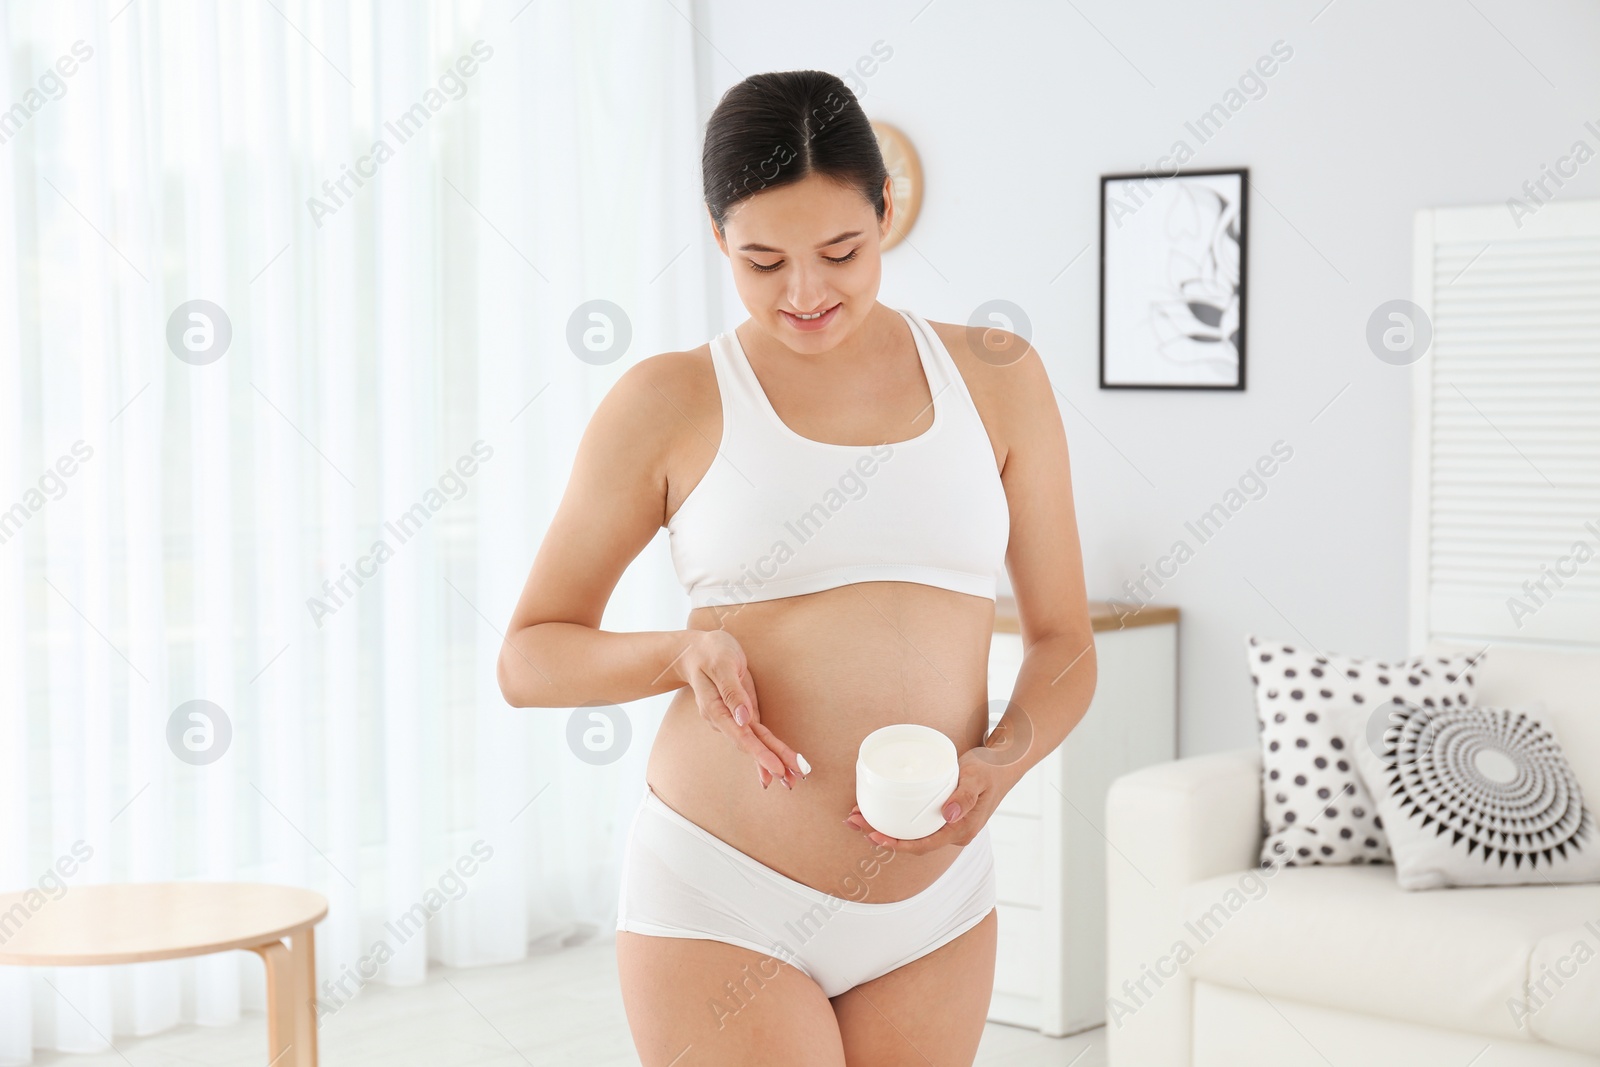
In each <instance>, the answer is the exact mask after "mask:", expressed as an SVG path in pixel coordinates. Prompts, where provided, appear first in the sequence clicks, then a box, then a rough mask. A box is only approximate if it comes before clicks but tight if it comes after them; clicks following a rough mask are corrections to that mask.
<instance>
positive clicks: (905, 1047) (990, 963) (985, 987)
mask: <svg viewBox="0 0 1600 1067" xmlns="http://www.w3.org/2000/svg"><path fill="white" fill-rule="evenodd" d="M998 923H999V920H998V919H997V918H996V915H995V912H994V911H993V910H992V909H991V910H990V912H989V914H988V915H986V916H984V917H983V919H982V921H980V922H979V923H978V925H976V926H974V927H973V928H972V929H970V930H968V931H966V932H965V933H963V934H962V935H961V936H960V937H957V938H955V939H954V940H952V941H949V942H946V943H945V944H943V945H940V946H939V947H938V948H936V949H934V950H933V951H932V952H930V953H928V954H927V955H926V956H923V957H921V958H920V959H915V960H912V961H911V962H910V963H908V964H906V965H905V966H904V967H900V968H897V969H895V970H892V971H890V972H889V973H888V974H885V975H882V976H881V977H878V978H874V979H873V980H872V981H870V982H863V983H861V984H860V985H858V986H856V987H855V988H853V989H848V990H846V991H845V992H843V993H840V994H839V995H838V996H836V997H834V998H833V1011H834V1015H835V1016H836V1017H837V1019H838V1021H839V1036H840V1038H841V1039H842V1041H843V1043H844V1058H845V1063H846V1064H847V1067H868V1065H871V1067H897V1065H899V1064H908V1065H910V1064H915V1065H916V1067H928V1065H929V1064H933V1065H934V1067H971V1064H972V1061H973V1060H974V1059H975V1058H976V1057H977V1054H978V1042H979V1041H980V1040H981V1039H982V1037H983V1024H984V1022H985V1021H987V1019H988V1017H989V998H990V996H991V994H992V993H993V991H994V954H995V938H996V931H997V930H998Z"/></svg>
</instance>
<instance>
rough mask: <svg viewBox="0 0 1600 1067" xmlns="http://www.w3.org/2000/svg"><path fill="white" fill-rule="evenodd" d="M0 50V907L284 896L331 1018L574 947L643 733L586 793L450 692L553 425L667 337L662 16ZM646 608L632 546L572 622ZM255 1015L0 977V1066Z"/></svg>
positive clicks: (233, 1002) (670, 17)
mask: <svg viewBox="0 0 1600 1067" xmlns="http://www.w3.org/2000/svg"><path fill="white" fill-rule="evenodd" d="M525 5H526V6H525ZM0 13H3V17H0V89H3V92H4V96H3V97H0V107H10V110H9V111H7V112H5V113H4V114H0V890H7V891H10V890H29V889H33V890H37V891H38V893H37V895H36V897H35V898H34V899H35V901H36V902H37V903H38V906H39V907H49V906H51V905H52V904H53V903H54V902H55V901H56V900H57V899H60V898H61V897H62V896H63V894H70V893H71V892H72V891H73V889H75V888H77V887H79V886H83V885H87V884H91V883H97V882H110V881H156V880H172V879H207V880H260V881H272V882H283V883H292V884H296V885H304V886H309V887H312V888H315V889H317V890H319V891H320V892H322V893H323V894H325V895H326V896H327V897H328V899H329V902H330V905H331V910H330V913H329V915H328V918H327V920H326V921H325V922H324V923H323V924H322V926H321V927H319V929H318V938H319V939H318V942H317V947H318V961H317V962H318V978H319V984H320V993H321V995H322V1009H323V1012H324V1014H325V1016H329V1015H331V1016H332V1017H334V1018H336V1016H337V1012H338V1011H339V1010H340V1008H341V1007H342V1006H343V1005H344V1004H347V1003H349V1002H350V1000H351V999H353V998H354V997H358V996H359V995H360V991H361V987H362V985H363V984H365V983H367V982H369V981H377V982H390V983H411V982H416V981H420V980H421V979H422V977H423V975H424V973H425V970H426V968H427V965H428V963H429V961H438V962H443V963H446V964H450V965H455V966H472V965H476V964H485V963H495V962H503V961H507V960H515V959H518V958H521V957H523V956H524V955H526V954H527V953H528V952H530V951H546V950H554V949H557V948H560V947H561V946H563V945H567V944H571V943H573V942H575V941H577V940H582V939H584V938H586V937H591V936H600V937H608V936H610V932H611V930H610V927H611V922H612V921H613V918H614V915H615V886H616V882H617V859H618V856H619V848H620V835H621V834H622V832H623V831H625V829H626V826H627V824H626V821H625V820H626V818H627V817H628V815H630V814H631V810H632V805H633V803H634V801H635V800H636V798H637V796H638V791H639V789H640V788H642V778H643V769H642V768H643V762H644V757H645V755H646V753H647V751H648V746H649V744H650V740H651V738H652V737H653V736H654V729H655V725H656V722H657V721H658V719H659V713H660V710H661V708H662V707H663V706H664V701H665V698H656V699H654V700H651V701H643V702H639V703H638V704H634V705H630V706H628V707H627V708H626V709H625V710H626V712H627V713H628V716H629V720H630V722H631V725H632V731H633V735H632V741H631V745H630V747H629V749H628V750H627V752H626V754H625V755H623V756H622V757H621V758H620V759H618V760H616V761H615V762H611V763H609V764H596V763H595V762H592V761H589V760H585V759H581V758H579V757H578V755H576V754H575V753H574V751H573V749H572V748H571V747H570V746H569V742H568V718H569V715H568V712H566V711H562V710H554V709H531V710H515V709H510V708H508V707H507V706H506V705H505V703H504V702H503V700H502V699H501V697H500V694H499V691H498V688H497V687H496V684H495V673H494V666H495V658H496V654H497V652H498V649H499V646H500V640H501V635H500V633H499V631H500V628H501V627H503V626H504V624H505V621H506V619H507V618H508V617H509V615H510V611H511V608H512V605H513V603H514V601H515V599H516V596H517V594H518V592H519V590H520V587H521V584H522V581H523V579H524V578H525V576H526V573H527V568H528V566H529V564H530V563H531V561H532V558H533V554H534V552H535V550H536V548H537V545H538V541H539V538H540V536H541V533H542V531H543V530H544V529H545V527H546V525H547V524H548V521H549V518H550V516H551V514H552V512H553V509H554V507H555V505H556V503H557V501H558V500H559V497H560V494H561V491H562V489H563V488H564V486H565V483H566V479H567V477H568V473H569V471H570V467H571V462H572V456H573V452H574V450H575V448H576V445H577V442H578V439H579V436H580V434H581V432H582V430H583V427H584V426H585V424H586V422H587V420H588V416H589V413H590V412H591V411H592V410H593V408H594V406H595V404H596V403H597V402H598V400H599V398H600V397H601V396H602V395H603V394H604V393H605V391H606V390H607V389H608V388H609V387H610V385H611V383H612V382H614V381H615V380H616V378H617V376H618V375H619V374H620V373H621V372H622V371H623V370H624V369H625V368H626V367H627V366H628V365H630V364H631V363H633V362H634V361H636V360H638V359H640V358H643V357H645V356H647V355H650V354H652V353H654V352H658V351H663V350H667V349H674V348H683V347H689V346H692V345H694V344H698V343H700V342H701V341H703V340H705V338H706V337H708V336H709V335H710V333H711V332H712V322H711V319H710V316H709V314H708V303H709V301H710V299H711V298H712V289H713V288H714V286H713V285H712V284H711V282H710V281H709V279H714V278H715V271H716V269H717V265H716V261H714V260H713V258H712V257H714V255H715V247H714V245H712V244H711V242H710V240H709V237H708V236H707V234H706V232H705V223H704V213H703V209H702V208H701V205H700V198H699V189H698V150H699V141H700V133H701V120H702V116H701V114H700V111H701V108H700V106H699V102H698V101H697V97H696V88H695V87H696V75H695V66H694V58H693V57H694V54H695V49H696V45H695V36H696V31H695V29H694V28H693V27H692V26H691V25H690V23H689V21H688V17H686V16H688V15H690V14H691V8H690V7H689V5H687V4H683V5H677V6H675V5H672V4H662V3H659V2H655V0H637V2H628V0H533V2H532V3H528V2H527V0H506V2H503V3H502V2H493V0H486V2H483V3H465V2H464V3H459V4H450V5H447V4H424V3H422V2H420V0H417V2H396V3H388V2H384V3H378V2H377V0H368V2H366V3H362V2H357V0H327V2H312V0H247V2H244V3H237V4H236V3H222V4H217V3H208V2H204V0H194V2H177V0H165V2H163V0H132V2H128V0H109V2H106V3H102V4H89V3H70V2H50V3H43V2H40V3H25V2H24V3H19V2H17V0H11V2H10V3H9V4H7V3H6V2H5V0H0ZM594 300H606V301H610V302H612V304H614V305H616V307H617V308H620V309H621V313H622V315H623V316H625V317H626V319H625V322H626V330H627V331H628V332H630V333H631V340H630V341H629V343H628V346H627V348H626V350H625V351H624V352H623V354H622V355H621V356H620V357H618V358H615V359H611V360H609V361H608V360H607V358H606V355H605V353H604V350H603V345H604V343H605V342H606V340H607V338H608V337H610V338H612V343H613V344H615V343H616V341H617V340H620V337H621V336H622V333H623V330H624V320H623V319H622V318H621V317H619V315H618V314H617V313H616V312H615V311H609V312H608V311H605V310H604V309H602V310H601V311H600V312H598V313H597V314H598V315H600V317H592V316H589V315H587V314H584V315H581V316H579V318H578V319H577V320H576V328H574V322H575V320H574V313H575V312H576V311H578V309H579V308H580V306H581V305H584V304H586V302H589V301H594ZM193 301H205V302H207V303H205V304H192V303H191V302H193ZM574 332H576V333H577V335H578V336H580V337H582V338H584V339H585V340H586V342H587V343H586V344H580V345H578V349H577V350H576V351H575V349H574V347H573V346H572V344H571V343H570V341H569V338H570V337H571V336H572V335H573V334H574ZM224 334H227V338H226V347H225V348H224V347H223V340H224ZM597 345H598V346H601V348H600V350H598V351H597V350H596V347H595V346H597ZM614 351H615V349H613V352H614ZM218 353H220V355H219V354H218ZM580 354H581V356H582V357H583V358H580ZM686 609H687V601H686V599H685V598H684V597H683V594H682V592H681V590H680V589H679V588H678V586H677V585H676V583H675V581H674V580H673V575H672V570H671V565H670V561H669V558H668V556H667V554H666V552H665V544H664V534H663V535H661V536H658V538H657V540H656V541H655V542H653V543H652V544H651V546H650V547H649V549H648V550H647V551H646V553H645V554H644V555H643V556H642V557H641V558H640V560H639V561H638V562H637V563H636V564H635V566H634V567H633V568H632V569H631V570H630V571H629V572H628V574H627V575H626V576H624V578H623V581H622V583H621V584H620V585H619V587H618V590H617V592H616V594H615V596H614V597H613V599H612V602H611V605H610V608H609V609H608V611H607V614H606V618H605V620H604V625H605V627H606V628H607V629H618V630H633V629H658V628H669V627H677V626H681V625H682V622H683V618H684V615H685V612H686ZM191 701H207V702H209V705H192V706H190V707H187V708H185V707H184V705H187V704H188V702H191ZM196 709H198V711H199V712H201V713H202V714H203V716H204V717H201V718H190V717H189V712H190V711H194V710H196ZM175 713H177V714H176V725H174V719H175ZM63 858H66V859H67V860H68V861H69V862H65V863H63V864H62V865H61V866H59V867H58V861H62V860H63ZM463 860H465V861H466V862H461V861H463ZM63 868H70V869H71V870H72V873H71V874H70V875H68V876H62V875H61V874H60V873H59V872H60V870H61V869H63ZM464 870H470V872H471V873H470V874H467V873H462V872H463V871H464ZM52 872H55V873H52ZM419 904H420V905H421V906H422V910H421V911H420V912H419V910H418V905H419ZM408 913H410V914H411V915H413V916H415V915H418V914H422V913H426V914H430V915H431V920H430V921H429V923H428V926H427V933H426V935H425V936H422V935H417V936H400V935H397V934H396V932H395V931H396V930H402V931H403V930H407V929H409V927H408V926H406V925H404V924H401V925H400V926H395V925H394V924H395V923H397V922H398V921H399V920H400V919H401V918H402V917H403V916H405V915H407V914H408ZM17 918H18V919H19V920H20V921H25V919H26V916H19V917H17ZM4 936H6V932H5V930H4V929H3V928H0V938H3V937H4ZM530 946H531V947H530ZM363 958H366V959H367V960H368V961H369V962H368V964H367V965H366V966H365V967H363V966H362V960H363ZM380 960H381V961H382V966H381V968H380V969H379V970H378V972H377V974H376V976H375V977H373V976H372V974H371V966H372V963H373V962H378V961H380ZM262 1007H263V1003H262V983H261V977H260V964H259V961H257V960H256V959H255V958H254V957H253V956H249V955H247V954H244V953H231V954H226V955H222V956H217V957H212V958H206V959H200V960H185V961H173V962H169V963H161V964H143V965H137V966H129V967H116V968H111V967H95V968H60V969H56V970H54V971H48V970H33V969H20V968H0V1063H26V1062H28V1061H29V1059H30V1058H31V1056H32V1051H33V1049H35V1048H53V1049H60V1050H67V1051H87V1050H94V1049H101V1048H104V1047H105V1042H106V1041H107V1040H111V1041H115V1040H116V1039H117V1038H118V1037H120V1036H122V1035H131V1034H149V1033H153V1032H156V1031H159V1030H161V1029H164V1028H166V1027H169V1026H172V1025H175V1024H177V1023H179V1022H184V1021H194V1022H202V1023H209V1024H216V1023H225V1022H228V1021H231V1020H232V1019H235V1018H237V1017H238V1014H239V1012H240V1010H241V1008H244V1009H252V1008H253V1009H260V1008H262ZM330 1025H331V1024H330Z"/></svg>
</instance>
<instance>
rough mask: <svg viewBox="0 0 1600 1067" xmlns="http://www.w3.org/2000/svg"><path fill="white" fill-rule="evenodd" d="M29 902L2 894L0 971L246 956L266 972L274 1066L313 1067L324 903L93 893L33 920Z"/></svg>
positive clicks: (243, 887) (148, 885) (242, 894)
mask: <svg viewBox="0 0 1600 1067" xmlns="http://www.w3.org/2000/svg"><path fill="white" fill-rule="evenodd" d="M28 895H29V894H27V893H4V894H0V921H3V922H4V923H5V930H6V933H7V935H8V936H7V937H6V939H5V941H4V942H3V943H0V964H10V965H13V966H22V967H82V966H89V965H92V964H102V963H146V962H149V961H151V960H170V959H176V958H178V957H181V956H203V955H206V954H207V953H211V952H226V951H228V950H229V949H249V950H250V951H251V952H254V953H255V954H256V955H258V956H260V957H261V959H262V961H263V962H264V963H265V964H266V968H267V1062H268V1063H270V1064H272V1067H316V1064H317V1010H316V988H317V975H316V952H315V948H314V943H313V938H312V932H311V931H312V928H313V927H314V926H316V924H317V923H319V922H321V921H322V919H323V917H324V916H326V915H327V914H328V901H327V899H326V898H325V897H323V895H322V894H321V893H317V892H313V891H312V890H310V889H299V888H296V887H294V886H286V885H264V884H261V883H255V882H142V883H132V884H108V885H86V886H79V887H74V888H72V889H69V890H68V891H67V893H66V895H65V896H63V897H61V898H60V899H58V900H52V901H47V902H46V903H45V904H44V905H43V906H42V907H40V908H39V910H38V911H36V912H34V911H30V910H29V908H28V905H27V904H26V903H24V897H26V896H28ZM18 909H20V910H18ZM285 941H287V944H286V943H285Z"/></svg>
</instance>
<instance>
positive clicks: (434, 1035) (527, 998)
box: [34, 941, 1106, 1067]
mask: <svg viewBox="0 0 1600 1067" xmlns="http://www.w3.org/2000/svg"><path fill="white" fill-rule="evenodd" d="M615 952H616V949H615V947H614V946H613V945H612V944H611V942H609V941H602V942H596V943H594V944H592V945H584V946H581V947H578V948H574V949H568V950H566V951H564V952H562V953H560V954H559V955H553V956H541V957H537V958H535V959H532V960H528V961H526V962H523V963H517V964H512V965H509V966H505V967H484V968H476V969H473V970H466V971H457V970H449V969H446V968H438V967H436V968H434V969H433V970H432V971H431V972H430V974H429V976H428V980H427V982H425V983H424V984H422V985H420V986H409V987H406V988H392V987H388V986H380V985H376V984H373V985H368V986H366V987H365V988H363V989H362V990H361V993H360V994H359V995H358V996H357V997H355V999H353V1000H352V1001H350V1003H349V1004H347V1005H346V1006H345V1007H344V1008H343V1009H341V1010H340V1011H339V1012H337V1013H336V1014H334V1015H332V1016H330V1017H328V1018H326V1019H325V1020H324V1022H323V1026H322V1029H321V1031H320V1033H319V1034H318V1038H317V1040H318V1043H319V1046H320V1051H321V1061H322V1063H323V1064H326V1065H327V1067H379V1065H382V1067H412V1065H415V1067H468V1065H471V1067H529V1065H536V1067H546V1065H553V1064H581V1065H583V1067H625V1065H637V1064H638V1063H639V1058H638V1057H637V1056H636V1055H635V1054H634V1051H633V1042H632V1040H631V1039H630V1038H629V1036H628V1021H627V1017H626V1016H625V1015H624V1014H623V1010H622V1001H621V999H620V997H619V995H618V992H617V964H616V955H615ZM529 1005H536V1006H537V1010H533V1011H530V1010H529ZM1104 1033H1105V1031H1104V1029H1103V1028H1100V1029H1095V1030H1090V1031H1088V1032H1086V1033H1083V1034H1079V1035H1077V1036H1075V1037H1068V1038H1060V1039H1056V1038H1048V1037H1043V1036H1041V1035H1040V1034H1039V1033H1038V1032H1036V1031H1033V1030H1023V1029H1019V1028H1017V1027H1013V1026H1002V1025H1000V1024H998V1023H990V1024H989V1025H988V1026H987V1027H986V1028H985V1029H984V1034H983V1044H982V1045H981V1046H980V1047H979V1049H978V1060H977V1062H978V1063H979V1064H980V1065H985V1067H999V1065H1001V1064H1005V1065H1007V1067H1069V1065H1070V1067H1105V1062H1106V1052H1105V1038H1104ZM266 1046H267V1032H266V1022H265V1020H264V1019H263V1018H262V1017H261V1016H260V1015H259V1014H253V1013H252V1014H247V1015H246V1016H245V1018H244V1019H243V1020H242V1021H241V1022H239V1023H238V1024H237V1025H235V1026H229V1027H221V1028H212V1027H197V1026H183V1027H179V1028H177V1029H175V1030H171V1031H168V1032H167V1033H164V1034H159V1035H156V1036H154V1037H147V1038H122V1039H119V1040H118V1041H117V1047H116V1049H115V1051H110V1052H105V1053H102V1054H98V1055H92V1056H65V1055H59V1054H54V1053H51V1054H40V1055H39V1056H38V1058H37V1059H36V1060H35V1061H34V1062H35V1063H37V1064H40V1065H47V1064H48V1065H55V1067H194V1065H196V1064H205V1065H206V1067H247V1065H248V1067H260V1065H261V1064H263V1063H265V1062H266Z"/></svg>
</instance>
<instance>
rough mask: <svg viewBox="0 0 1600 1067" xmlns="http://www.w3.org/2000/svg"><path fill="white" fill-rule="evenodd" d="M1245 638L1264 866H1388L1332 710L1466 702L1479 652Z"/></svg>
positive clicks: (1374, 816)
mask: <svg viewBox="0 0 1600 1067" xmlns="http://www.w3.org/2000/svg"><path fill="white" fill-rule="evenodd" d="M1245 640H1246V647H1245V651H1246V654H1247V655H1248V656H1249V661H1250V680H1251V681H1252V682H1253V683H1255V695H1256V715H1257V720H1258V721H1257V723H1256V725H1257V728H1258V729H1259V730H1260V733H1261V815H1262V824H1263V825H1262V831H1263V840H1262V842H1261V866H1263V867H1270V866H1273V865H1274V864H1281V865H1283V866H1287V867H1296V866H1300V867H1304V866H1310V865H1318V864H1327V865H1332V864H1346V863H1388V862H1389V860H1390V858H1391V856H1390V852H1389V841H1388V838H1387V837H1386V836H1385V835H1384V832H1383V819H1382V817H1381V816H1380V815H1379V813H1378V809H1377V806H1376V805H1375V804H1374V803H1373V798H1372V794H1371V793H1370V792H1368V791H1367V787H1366V785H1365V784H1364V783H1363V781H1362V779H1361V775H1360V773H1359V772H1358V771H1357V770H1356V766H1355V762H1354V760H1355V754H1354V752H1353V751H1351V747H1350V745H1349V743H1348V740H1349V739H1348V738H1347V737H1346V736H1345V735H1344V734H1342V733H1341V727H1340V724H1339V723H1338V722H1336V721H1335V720H1334V717H1333V712H1335V711H1336V710H1338V709H1341V708H1352V709H1355V710H1357V711H1359V712H1361V713H1363V714H1366V715H1372V714H1374V713H1376V714H1377V715H1378V716H1379V717H1380V719H1381V718H1382V717H1383V712H1382V711H1381V710H1379V709H1381V708H1382V707H1383V706H1385V705H1388V704H1393V703H1396V702H1399V703H1400V704H1402V705H1403V704H1404V703H1406V702H1408V701H1409V702H1410V703H1412V704H1415V705H1418V706H1420V707H1428V708H1458V707H1466V706H1467V705H1470V704H1471V703H1472V697H1473V686H1474V682H1473V668H1474V667H1475V666H1476V665H1477V663H1478V662H1481V660H1482V658H1483V655H1484V653H1483V652H1481V651H1480V652H1477V653H1474V654H1471V655H1467V654H1462V655H1455V656H1414V657H1412V658H1411V659H1407V660H1400V661H1396V662H1385V661H1383V660H1375V659H1358V658H1356V657H1354V656H1345V655H1340V654H1338V653H1329V654H1327V655H1319V654H1318V653H1317V652H1316V651H1315V650H1312V649H1306V648H1300V647H1298V646H1296V645H1288V644H1284V643H1283V642H1281V641H1271V640H1265V639H1262V640H1258V639H1257V638H1256V637H1255V636H1254V635H1247V636H1246V639H1245Z"/></svg>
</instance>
